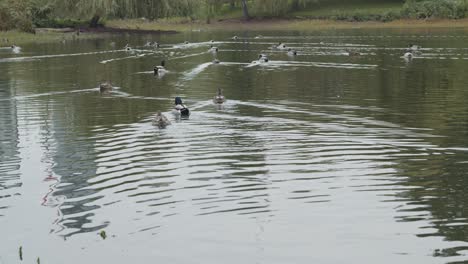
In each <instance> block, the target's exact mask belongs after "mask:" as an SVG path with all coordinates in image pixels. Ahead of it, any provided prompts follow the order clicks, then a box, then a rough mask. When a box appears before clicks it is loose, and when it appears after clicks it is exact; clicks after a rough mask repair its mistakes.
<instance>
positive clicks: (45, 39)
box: [0, 31, 102, 47]
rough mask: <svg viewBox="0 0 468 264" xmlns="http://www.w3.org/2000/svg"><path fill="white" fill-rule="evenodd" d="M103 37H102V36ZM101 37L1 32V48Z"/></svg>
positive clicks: (97, 35) (95, 35) (61, 33)
mask: <svg viewBox="0 0 468 264" xmlns="http://www.w3.org/2000/svg"><path fill="white" fill-rule="evenodd" d="M101 36H102V35H101ZM97 37H100V35H99V34H95V33H86V34H80V35H79V36H77V35H76V34H75V33H74V32H73V33H72V32H65V33H64V32H51V31H43V32H38V33H36V34H32V33H26V32H19V31H0V46H1V47H4V46H11V45H13V44H15V45H23V44H27V43H51V42H61V41H71V40H76V39H78V38H80V39H89V38H97Z"/></svg>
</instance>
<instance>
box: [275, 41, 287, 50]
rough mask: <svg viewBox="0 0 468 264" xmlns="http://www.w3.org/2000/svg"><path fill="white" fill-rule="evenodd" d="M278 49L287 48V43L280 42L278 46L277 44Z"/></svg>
mask: <svg viewBox="0 0 468 264" xmlns="http://www.w3.org/2000/svg"><path fill="white" fill-rule="evenodd" d="M276 48H277V49H286V44H284V43H281V42H280V43H278V46H276Z"/></svg>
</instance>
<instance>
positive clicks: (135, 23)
mask: <svg viewBox="0 0 468 264" xmlns="http://www.w3.org/2000/svg"><path fill="white" fill-rule="evenodd" d="M107 26H109V27H115V28H122V29H142V30H169V29H174V30H176V31H193V30H207V31H209V30H229V31H244V30H256V31H257V30H323V29H352V28H363V29H365V28H398V29H405V28H407V29H414V28H420V29H432V28H466V29H468V19H459V20H450V19H430V20H417V19H401V20H395V21H391V22H386V23H383V22H376V21H366V22H346V21H336V20H326V19H262V20H251V21H248V22H246V21H243V20H241V19H230V20H222V21H217V22H213V23H211V24H206V23H200V22H189V21H182V20H178V21H176V22H174V21H143V20H140V19H133V20H110V21H108V23H107Z"/></svg>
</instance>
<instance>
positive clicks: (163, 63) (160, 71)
mask: <svg viewBox="0 0 468 264" xmlns="http://www.w3.org/2000/svg"><path fill="white" fill-rule="evenodd" d="M164 66H166V61H165V60H162V61H161V65H159V66H155V67H154V69H153V70H154V75H162V74H165V73H167V70H166V68H165V67H164Z"/></svg>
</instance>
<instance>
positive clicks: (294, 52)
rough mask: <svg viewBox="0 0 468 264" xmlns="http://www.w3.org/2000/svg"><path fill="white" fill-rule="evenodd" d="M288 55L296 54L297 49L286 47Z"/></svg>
mask: <svg viewBox="0 0 468 264" xmlns="http://www.w3.org/2000/svg"><path fill="white" fill-rule="evenodd" d="M288 55H289V56H296V55H297V51H296V50H293V49H291V48H289V49H288Z"/></svg>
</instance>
